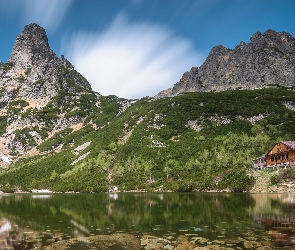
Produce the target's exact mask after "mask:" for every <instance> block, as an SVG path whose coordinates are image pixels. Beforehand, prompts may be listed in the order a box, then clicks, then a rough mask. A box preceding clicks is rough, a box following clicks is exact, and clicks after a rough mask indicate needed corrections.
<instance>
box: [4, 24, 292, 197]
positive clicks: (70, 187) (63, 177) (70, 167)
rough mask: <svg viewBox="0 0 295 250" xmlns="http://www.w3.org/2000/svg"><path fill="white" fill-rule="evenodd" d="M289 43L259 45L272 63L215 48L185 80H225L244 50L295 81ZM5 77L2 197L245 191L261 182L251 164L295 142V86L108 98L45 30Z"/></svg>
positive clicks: (30, 29) (29, 33)
mask: <svg viewBox="0 0 295 250" xmlns="http://www.w3.org/2000/svg"><path fill="white" fill-rule="evenodd" d="M287 34H288V33H284V34H279V39H280V43H282V44H283V45H284V46H285V45H286V44H287V45H288V46H286V48H285V50H283V49H282V50H279V51H281V52H282V51H285V52H286V53H285V54H282V53H281V52H278V51H277V50H274V49H272V47H273V45H269V44H270V42H269V41H265V39H266V40H267V39H270V41H272V39H273V38H272V36H274V37H277V38H278V33H276V32H273V31H269V32H268V33H267V34H266V35H263V34H259V33H257V34H256V35H254V36H253V38H252V42H254V43H255V46H254V45H253V46H254V47H255V48H256V47H257V44H260V47H259V48H260V50H257V51H256V53H258V54H263V55H264V56H257V55H256V57H255V53H254V52H253V48H251V46H252V45H251V46H250V45H247V44H245V43H241V44H240V45H239V46H237V47H236V48H235V49H234V50H229V49H226V48H224V47H223V46H216V47H215V48H213V49H212V51H211V52H210V54H209V55H208V58H207V62H206V64H204V65H202V66H201V67H202V68H201V67H200V69H199V68H194V69H193V74H192V72H187V73H185V76H186V79H189V77H191V79H192V80H193V81H192V84H193V82H196V81H197V80H198V79H199V78H198V77H199V74H200V73H199V72H203V71H204V72H207V73H208V76H209V77H208V79H209V80H210V79H211V78H210V77H214V79H215V78H216V79H218V77H215V74H214V72H215V71H216V75H218V74H219V75H221V74H225V72H223V69H224V71H226V70H228V69H229V67H232V66H233V64H234V63H236V60H237V58H236V57H237V55H239V54H238V53H237V52H236V50H241V51H244V50H246V51H248V50H249V51H251V53H252V52H253V53H252V54H251V55H253V56H254V57H255V58H257V62H255V60H254V61H253V60H252V61H253V63H252V66H251V67H254V66H255V65H258V64H260V63H262V62H260V61H259V60H260V59H261V58H264V59H265V55H269V57H270V58H272V60H270V61H272V62H273V64H271V65H277V64H278V65H281V67H283V66H284V67H283V68H284V69H286V68H287V67H285V66H286V65H289V66H288V67H289V70H291V74H290V77H292V76H293V75H292V74H293V73H294V72H293V64H290V60H291V61H292V62H293V54H292V53H291V52H293V47H294V42H293V38H292V37H287V38H286V39H282V38H284V37H282V35H283V36H288V35H287ZM261 37H262V38H261ZM261 39H262V40H261ZM36 44H37V45H38V46H40V49H37V50H35V47H36ZM249 44H251V42H250V43H249ZM249 46H250V47H249ZM263 46H265V48H264V47H263ZM267 46H269V47H267ZM41 52H42V55H40V53H41ZM236 53H237V54H236ZM232 54H233V55H232ZM242 54H245V51H244V52H243V53H242ZM246 54H247V53H246ZM248 54H249V53H248ZM39 55H40V56H39ZM229 55H230V56H229ZM231 56H233V58H232V59H231ZM253 56H252V57H251V56H250V57H249V58H253ZM226 58H227V59H226ZM246 58H248V57H246ZM249 58H248V59H249ZM286 58H289V59H288V60H287V59H286ZM249 60H250V59H249ZM246 61H247V60H246ZM252 61H251V62H252ZM243 62H245V60H244V61H243ZM266 62H267V60H266ZM222 63H223V64H224V65H225V66H226V67H223V68H222V67H221V66H220V65H223V64H222ZM275 63H277V64H275ZM262 64H263V63H262ZM217 66H220V67H218V71H217V70H216V69H217ZM246 66H247V64H246V65H245V67H246ZM206 67H207V68H206ZM245 67H242V68H243V69H244V68H245ZM247 67H248V66H247ZM247 67H246V68H247ZM249 67H250V66H249ZM251 67H250V68H251ZM255 67H256V66H255ZM203 68H204V69H203ZM239 68H240V67H239ZM270 70H271V69H270ZM204 72H203V73H202V74H203V76H206V75H207V73H206V74H205V73H204ZM242 72H244V71H243V70H242ZM247 72H248V71H245V72H244V73H243V74H246V73H247ZM251 72H252V71H251ZM254 72H256V71H254ZM271 72H272V71H271ZM282 72H283V70H282ZM228 74H229V73H228ZM255 74H257V72H256V73H255ZM255 74H254V76H255ZM269 74H270V76H271V75H272V74H271V73H269ZM229 75H230V74H229ZM0 76H1V77H0V89H1V92H0V159H2V161H0V166H2V167H5V168H3V169H1V168H0V190H1V191H5V192H14V191H17V190H25V191H28V190H32V189H51V190H53V191H59V192H64V191H79V192H102V191H103V192H106V191H108V190H122V191H123V190H151V191H155V190H157V191H165V190H172V191H196V190H202V191H204V190H205V191H206V190H224V189H227V190H231V191H246V190H250V189H251V187H252V186H253V182H255V178H254V177H253V175H252V174H251V172H249V171H248V169H249V168H251V159H253V158H255V157H257V156H260V155H263V154H264V153H265V152H266V151H267V149H269V147H270V145H273V144H274V143H275V142H277V141H282V140H295V132H294V129H293V127H294V123H295V111H294V103H295V96H294V91H295V87H294V86H288V87H284V83H285V82H284V78H282V84H280V82H278V83H277V84H276V85H268V84H267V83H264V85H263V86H260V85H259V86H258V85H254V84H256V83H255V82H254V83H253V85H249V86H247V89H252V88H254V89H253V90H244V89H243V88H240V87H237V88H235V89H234V90H233V89H224V91H217V90H215V91H213V90H212V91H211V90H210V88H212V87H213V86H215V88H216V87H217V86H218V85H212V84H211V83H210V84H211V85H210V84H207V85H205V84H204V85H202V86H201V87H200V88H201V89H199V91H195V92H193V93H191V92H190V93H185V92H186V91H190V88H189V86H188V87H187V88H182V89H181V88H180V91H179V92H175V93H174V94H175V96H171V97H170V96H169V95H168V96H169V98H150V97H145V98H142V99H139V100H128V99H123V98H118V97H117V96H114V95H110V96H102V95H100V94H98V93H96V92H94V91H92V90H91V88H90V85H89V83H88V82H87V80H86V79H85V78H84V77H83V76H81V75H80V74H79V73H78V72H77V71H75V69H74V68H73V66H72V65H71V64H70V62H68V61H67V60H66V59H65V58H64V57H63V56H61V57H60V58H58V57H57V56H56V55H55V54H54V52H53V51H51V50H50V47H49V44H48V39H47V36H46V32H45V30H44V29H43V28H42V27H40V26H38V25H36V24H31V25H28V26H26V27H25V29H24V31H23V33H21V34H20V35H19V36H18V38H17V40H16V43H15V46H14V48H13V51H12V53H11V57H10V59H9V60H8V61H7V63H5V64H2V66H1V69H0ZM254 76H252V75H251V74H250V75H249V77H250V79H252V78H251V77H254ZM287 76H288V74H287ZM277 77H278V79H280V74H278V75H277ZM288 77H289V76H288ZM229 78H230V79H233V80H234V79H235V78H234V77H229ZM241 79H242V78H241ZM265 79H267V77H265ZM288 79H289V78H288ZM290 79H291V78H290ZM285 85H288V84H285ZM183 86H186V80H185V79H184V80H183ZM225 86H227V85H225ZM229 86H231V84H230V85H229ZM180 87H182V86H181V85H180ZM258 87H259V88H260V87H261V89H258ZM201 90H202V91H201ZM221 90H223V89H221ZM181 91H183V92H181ZM180 93H182V94H181V95H180ZM294 176H295V174H294Z"/></svg>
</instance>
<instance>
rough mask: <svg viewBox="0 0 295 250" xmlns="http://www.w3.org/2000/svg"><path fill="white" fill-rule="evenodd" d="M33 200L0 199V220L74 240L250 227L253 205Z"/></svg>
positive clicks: (103, 197)
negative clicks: (102, 235) (78, 237)
mask: <svg viewBox="0 0 295 250" xmlns="http://www.w3.org/2000/svg"><path fill="white" fill-rule="evenodd" d="M36 196H38V195H35V194H34V195H29V194H24V195H12V196H3V197H2V199H1V200H0V205H1V206H0V216H1V215H2V216H3V217H5V218H8V219H9V220H10V221H13V223H15V224H18V225H19V226H20V227H26V226H29V227H30V228H34V229H36V230H39V231H40V232H42V231H44V230H45V231H46V230H51V231H54V230H59V231H61V232H63V233H66V234H68V235H72V236H75V235H76V233H77V232H78V233H79V234H80V233H81V234H84V235H89V234H100V233H106V232H109V231H134V230H136V231H139V232H151V231H153V230H154V229H155V228H157V227H158V226H159V227H160V228H161V230H162V231H163V232H166V231H168V230H170V231H175V232H179V230H194V228H200V227H203V228H204V230H203V231H206V230H207V231H208V232H211V228H214V231H216V230H215V229H216V225H219V224H222V226H223V229H224V230H227V229H230V228H231V227H233V225H235V224H237V223H238V224H239V225H241V224H240V223H241V222H242V223H245V224H247V223H248V222H249V223H251V220H250V218H249V216H248V214H247V212H246V211H247V208H248V207H249V206H250V207H252V205H253V204H254V203H253V199H252V198H251V197H250V196H249V194H243V195H234V194H212V193H211V194H205V193H204V194H200V193H199V194H196V193H166V194H159V193H152V194H149V193H135V194H134V193H118V194H117V197H116V199H115V198H114V197H112V196H109V195H108V194H52V195H51V197H46V199H39V197H36ZM40 197H43V196H41V195H40ZM1 210H2V211H1ZM73 221H74V222H75V223H73ZM77 225H78V227H77ZM155 226H156V227H155ZM205 226H206V227H205ZM81 228H83V230H81ZM219 230H222V229H221V227H220V228H219ZM75 232H76V233H75ZM86 232H87V233H86Z"/></svg>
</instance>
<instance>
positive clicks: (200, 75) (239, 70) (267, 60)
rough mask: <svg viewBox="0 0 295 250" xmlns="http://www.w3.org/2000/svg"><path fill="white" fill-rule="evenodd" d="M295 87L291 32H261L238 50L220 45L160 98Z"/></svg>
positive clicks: (161, 93)
mask: <svg viewBox="0 0 295 250" xmlns="http://www.w3.org/2000/svg"><path fill="white" fill-rule="evenodd" d="M270 84H278V85H282V86H294V85H295V38H294V37H292V35H291V34H289V33H287V32H276V31H274V30H271V29H269V30H266V31H265V32H264V33H260V32H257V33H255V34H254V35H253V36H252V37H251V38H250V42H249V43H248V44H247V43H245V42H241V43H240V44H238V45H237V46H236V47H235V48H234V49H228V48H225V47H224V46H222V45H218V46H216V47H214V48H212V50H211V51H210V53H209V55H208V57H207V59H206V60H205V62H204V63H203V64H202V65H201V66H200V67H199V68H198V67H193V68H192V69H191V70H190V71H188V72H185V73H184V74H183V76H182V78H181V79H180V81H179V82H177V83H176V84H175V85H174V87H173V88H170V89H167V90H164V91H162V92H160V93H159V94H158V95H157V96H156V98H159V97H168V96H175V95H178V94H180V93H182V92H202V91H223V90H227V89H254V88H264V87H267V86H269V85H270Z"/></svg>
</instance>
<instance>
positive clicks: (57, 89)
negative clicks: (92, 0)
mask: <svg viewBox="0 0 295 250" xmlns="http://www.w3.org/2000/svg"><path fill="white" fill-rule="evenodd" d="M89 93H91V95H96V94H94V93H93V92H92V90H91V86H90V84H89V83H88V81H87V80H86V79H85V78H84V77H83V76H82V75H81V74H80V73H78V72H77V71H76V70H75V69H74V67H73V66H72V64H71V63H70V62H69V61H68V60H67V59H66V58H65V57H64V56H61V57H58V56H57V55H56V54H55V53H54V52H53V51H52V50H51V48H50V46H49V43H48V37H47V35H46V31H45V29H44V28H42V27H41V26H39V25H37V24H35V23H33V24H29V25H27V26H25V27H24V29H23V31H22V32H21V34H19V35H18V36H17V38H16V40H15V43H14V46H13V49H12V52H11V54H10V57H9V59H8V61H7V63H4V64H1V63H0V121H2V124H5V126H6V130H5V129H2V130H1V131H0V132H2V133H0V145H2V148H4V149H6V150H7V152H20V153H23V152H26V151H28V150H30V149H31V148H32V146H33V145H29V144H28V143H25V140H23V141H22V142H21V140H20V138H18V135H19V134H20V133H19V132H16V131H20V130H24V131H30V133H31V134H29V135H30V136H31V137H32V138H34V141H35V142H36V143H38V142H40V141H42V140H43V139H44V138H45V137H47V136H49V133H47V134H46V136H45V137H44V136H43V137H44V138H43V139H42V138H41V136H40V134H41V132H40V131H39V130H46V131H52V130H54V131H59V130H61V129H64V128H67V127H70V126H74V125H76V124H77V123H80V122H81V121H83V119H84V117H83V115H80V117H74V118H73V116H70V115H66V113H68V112H69V111H70V110H68V109H70V108H71V107H72V108H73V109H74V111H76V112H78V111H77V110H79V107H75V103H78V102H79V100H80V98H81V99H83V98H84V99H85V97H84V96H83V95H85V94H89ZM93 99H95V98H93ZM58 112H59V114H58V117H57V113H58ZM48 113H49V114H50V115H49V118H48V116H47V114H48ZM52 117H55V120H54V119H53V118H52ZM45 121H46V122H45ZM36 128H38V129H36ZM27 135H28V133H27ZM31 141H32V140H31ZM1 152H2V153H3V152H4V151H3V150H1V147H0V154H1ZM0 156H1V155H0ZM0 162H1V161H0Z"/></svg>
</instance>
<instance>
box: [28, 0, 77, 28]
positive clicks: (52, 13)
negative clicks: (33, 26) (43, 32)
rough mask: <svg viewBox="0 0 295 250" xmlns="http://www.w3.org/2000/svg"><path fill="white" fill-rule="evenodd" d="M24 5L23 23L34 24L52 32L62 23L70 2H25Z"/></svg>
mask: <svg viewBox="0 0 295 250" xmlns="http://www.w3.org/2000/svg"><path fill="white" fill-rule="evenodd" d="M23 2H24V3H23V4H24V15H23V18H24V21H25V22H26V23H32V22H36V23H38V24H40V25H41V26H43V27H46V29H47V30H54V29H55V28H56V27H58V25H59V24H60V22H61V21H62V19H63V17H64V15H65V14H66V12H67V10H68V9H69V7H70V5H71V3H72V0H26V1H23Z"/></svg>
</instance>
